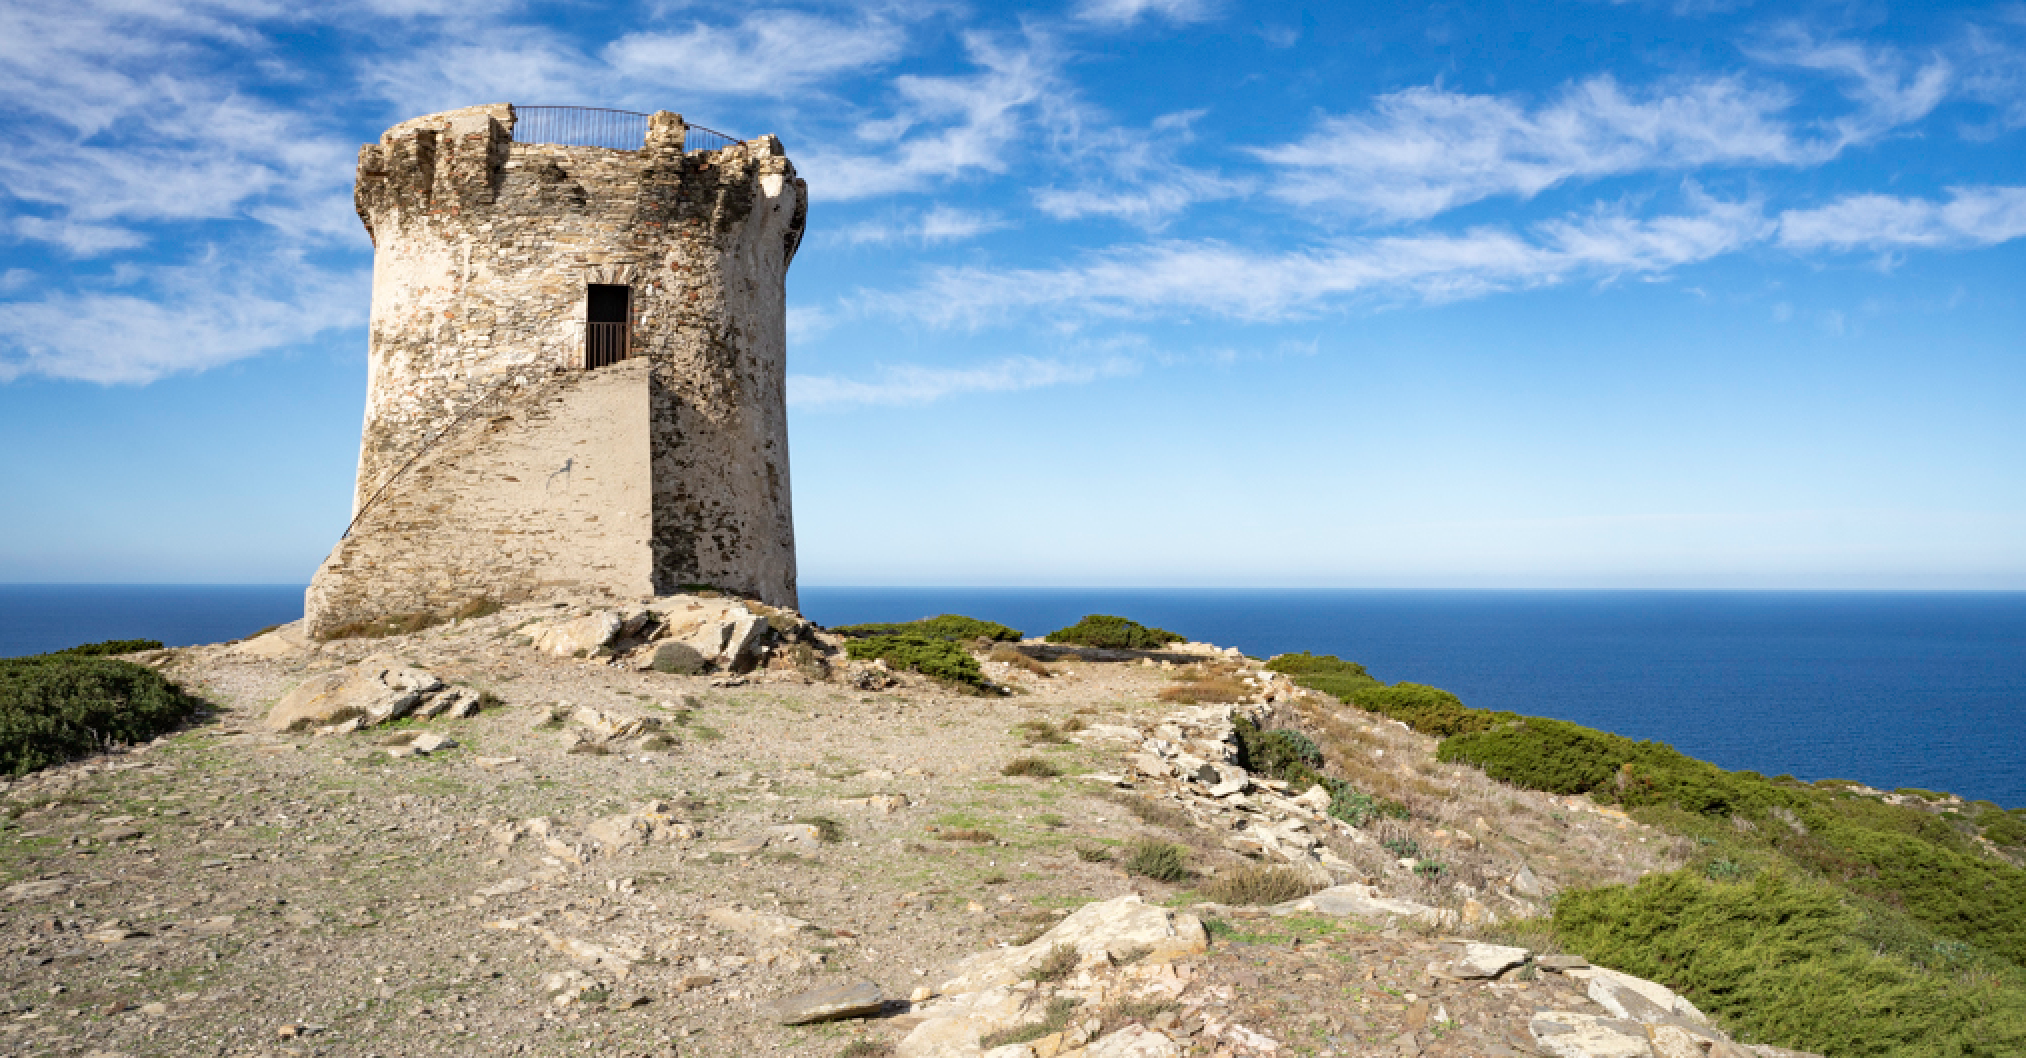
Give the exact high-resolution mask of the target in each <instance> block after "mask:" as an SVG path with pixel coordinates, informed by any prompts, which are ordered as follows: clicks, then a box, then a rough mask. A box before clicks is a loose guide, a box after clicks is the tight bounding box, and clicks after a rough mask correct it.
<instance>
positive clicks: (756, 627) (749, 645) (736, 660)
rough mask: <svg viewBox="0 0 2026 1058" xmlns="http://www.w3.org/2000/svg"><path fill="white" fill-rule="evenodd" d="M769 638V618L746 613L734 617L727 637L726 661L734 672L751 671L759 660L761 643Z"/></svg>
mask: <svg viewBox="0 0 2026 1058" xmlns="http://www.w3.org/2000/svg"><path fill="white" fill-rule="evenodd" d="M766 638H767V619H766V618H764V617H761V616H759V615H758V614H746V615H744V616H741V617H735V618H733V619H732V623H731V629H730V632H729V633H728V634H727V635H726V637H725V650H724V657H725V663H726V664H728V665H730V666H731V667H732V671H734V672H750V671H752V668H753V663H754V662H755V661H757V660H758V658H759V653H760V644H761V643H763V642H765V641H766Z"/></svg>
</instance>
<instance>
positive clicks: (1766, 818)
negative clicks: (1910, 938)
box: [1438, 717, 2026, 967]
mask: <svg viewBox="0 0 2026 1058" xmlns="http://www.w3.org/2000/svg"><path fill="white" fill-rule="evenodd" d="M1438 755H1439V756H1440V757H1441V759H1443V760H1448V761H1461V762H1464V763H1469V764H1474V765H1476V766H1478V767H1480V768H1483V769H1484V772H1485V774H1487V775H1490V776H1491V777H1493V778H1495V779H1501V780H1504V781H1506V782H1510V783H1513V784H1515V785H1519V786H1526V787H1530V788H1533V789H1537V790H1547V791H1550V792H1553V793H1558V794H1575V793H1586V794H1589V795H1590V796H1591V797H1593V798H1595V799H1597V800H1599V801H1606V802H1614V801H1615V802H1617V803H1619V804H1623V805H1625V806H1627V807H1630V808H1645V809H1650V810H1652V811H1653V812H1654V813H1655V814H1654V818H1655V819H1656V820H1658V821H1661V822H1664V823H1667V824H1669V825H1670V826H1671V828H1673V829H1677V830H1693V829H1694V828H1696V827H1698V826H1704V825H1707V826H1709V827H1710V829H1711V832H1712V833H1713V834H1720V835H1723V836H1724V840H1726V841H1732V842H1739V841H1746V840H1747V839H1746V838H1744V837H1742V836H1740V834H1741V832H1740V831H1739V829H1738V828H1736V827H1735V826H1734V825H1733V822H1734V821H1736V820H1742V821H1744V822H1748V823H1752V824H1754V826H1753V827H1751V828H1750V829H1749V830H1748V831H1743V832H1742V833H1747V834H1750V835H1751V837H1750V838H1749V842H1750V847H1751V848H1753V849H1757V850H1761V851H1764V852H1771V853H1775V854H1777V856H1778V857H1779V859H1781V860H1782V861H1784V862H1787V863H1790V864H1793V865H1794V866H1796V867H1799V868H1801V869H1802V870H1804V871H1806V872H1807V873H1809V874H1811V875H1814V876H1816V877H1818V878H1821V879H1824V880H1827V881H1829V882H1832V883H1834V884H1836V885H1838V886H1840V887H1842V888H1843V889H1844V890H1846V891H1847V892H1849V893H1851V894H1853V895H1855V896H1858V897H1862V898H1864V899H1867V900H1875V901H1878V902H1880V903H1882V904H1885V905H1889V906H1892V907H1896V908H1901V909H1903V910H1904V911H1905V912H1906V913H1907V914H1908V915H1909V916H1911V917H1912V918H1913V919H1914V920H1916V921H1918V922H1920V923H1922V924H1923V925H1925V926H1926V927H1927V928H1929V929H1932V930H1934V931H1935V932H1936V933H1937V934H1939V935H1940V936H1941V937H1943V938H1948V939H1952V940H1957V941H1962V942H1965V943H1969V944H1974V945H1978V946H1980V947H1983V948H1985V949H1987V950H1989V951H1991V952H1994V953H1997V954H1998V955H2000V956H2002V957H2004V958H2006V959H2009V960H2011V961H2012V962H2013V963H2015V964H2018V965H2020V966H2022V967H2026V871H2021V870H2020V869H2018V868H2016V867H2013V866H2010V865H2009V864H2005V863H2000V862H1996V861H1994V860H1993V859H1991V858H1989V857H1987V856H1984V855H1982V854H1981V853H1980V852H1979V850H1978V849H1977V847H1976V846H1975V845H1974V844H1973V843H1972V842H1971V841H1970V840H1969V838H1968V837H1966V836H1965V835H1964V833H1963V832H1962V831H1961V830H1959V829H1958V828H1957V826H1956V825H1955V824H1954V823H1953V822H1951V817H1946V816H1942V815H1937V814H1935V813H1933V812H1929V811H1926V810H1923V809H1920V808H1913V807H1903V806H1897V805H1889V804H1885V803H1884V802H1882V801H1879V800H1877V799H1876V798H1872V797H1868V796H1864V795H1862V794H1857V793H1853V792H1851V791H1850V790H1849V789H1848V788H1847V786H1846V785H1844V784H1831V785H1829V786H1823V785H1822V784H1820V783H1817V784H1814V785H1812V786H1810V785H1802V784H1798V783H1796V784H1789V783H1782V782H1775V781H1773V780H1771V779H1767V778H1765V777H1764V776H1762V775H1759V774H1757V773H1756V772H1748V771H1726V770H1724V769H1722V768H1719V767H1717V766H1716V765H1714V764H1709V763H1706V762H1704V761H1699V760H1696V759H1694V758H1692V757H1688V756H1685V755H1683V754H1681V753H1679V752H1677V751H1676V750H1675V749H1674V748H1673V747H1671V746H1668V745H1666V744H1665V743H1661V742H1641V741H1634V740H1633V739H1629V738H1625V737H1623V736H1621V735H1613V734H1609V733H1607V732H1603V731H1595V730H1592V729H1590V728H1586V727H1581V726H1578V725H1576V724H1570V723H1566V722H1563V721H1559V720H1546V719H1541V718H1537V717H1528V718H1526V719H1524V720H1521V721H1518V722H1515V723H1510V724H1506V725H1504V726H1501V727H1497V728H1493V729H1489V730H1485V731H1479V732H1472V733H1468V734H1462V735H1457V736H1455V737H1452V738H1449V739H1445V740H1444V741H1443V742H1442V744H1441V746H1440V748H1439V750H1438ZM1669 813H1679V815H1678V817H1672V816H1669ZM2001 833H2002V830H2001Z"/></svg>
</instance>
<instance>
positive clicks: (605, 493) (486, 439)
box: [306, 103, 808, 635]
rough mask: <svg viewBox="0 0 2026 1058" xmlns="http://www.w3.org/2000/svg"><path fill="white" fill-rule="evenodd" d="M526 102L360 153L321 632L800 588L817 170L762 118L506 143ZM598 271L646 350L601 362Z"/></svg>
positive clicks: (319, 581)
mask: <svg viewBox="0 0 2026 1058" xmlns="http://www.w3.org/2000/svg"><path fill="white" fill-rule="evenodd" d="M515 120H516V113H515V109H514V107H512V106H511V105H508V104H503V103H502V104H491V105H486V106H477V107H467V108H464V109H461V110H453V111H446V112H444V113H441V114H432V115H428V116H426V117H420V118H415V119H413V120H410V121H406V122H403V123H401V124H399V125H396V126H395V127H393V128H391V129H389V130H388V131H387V132H386V133H385V134H384V135H382V136H381V138H380V142H378V143H376V144H368V145H367V146H365V147H363V148H361V149H360V151H359V168H358V183H357V187H356V192H355V200H356V203H357V206H358V212H359V217H360V219H361V220H362V221H363V222H364V223H365V225H366V230H367V232H368V233H369V234H370V235H371V236H372V239H373V245H374V258H373V305H372V319H371V326H370V336H369V366H368V378H367V390H366V415H365V426H364V430H363V432H362V438H361V441H360V445H359V470H358V481H357V487H356V492H355V494H354V499H353V517H354V520H353V524H352V526H351V530H350V532H349V534H348V535H347V536H346V537H345V538H344V539H343V540H341V541H340V542H339V544H338V546H337V547H336V548H334V549H333V550H332V552H331V554H330V556H329V558H327V559H326V560H325V561H324V563H323V565H322V566H321V567H320V568H319V569H318V571H317V573H316V575H315V577H314V579H313V580H312V583H311V586H310V590H309V592H308V595H307V598H306V611H307V617H308V619H309V630H310V632H311V634H313V635H328V634H330V633H331V632H332V631H334V630H337V629H340V628H342V627H344V626H345V625H347V624H351V623H353V622H357V621H362V620H371V619H376V618H381V617H388V616H393V615H402V614H422V613H445V612H448V611H451V610H454V609H456V608H457V607H459V606H463V605H465V604H468V603H474V602H478V601H481V600H489V601H495V602H501V603H510V602H519V601H525V600H528V599H533V598H539V597H544V596H550V595H553V596H556V597H558V598H561V597H573V598H575V597H585V596H593V597H608V598H637V597H640V596H645V595H654V594H668V593H672V592H674V591H677V590H679V589H680V588H681V587H682V586H684V585H694V584H709V585H713V586H716V587H719V588H722V589H725V590H729V591H733V592H737V593H740V594H743V595H748V596H753V597H757V598H759V599H760V600H762V601H764V602H767V603H770V604H773V605H778V606H791V607H792V606H794V605H795V604H796V592H795V533H794V523H793V520H792V514H791V510H790V494H789V478H788V433H787V408H786V403H787V401H786V359H787V322H786V293H785V283H786V277H787V270H788V264H789V261H790V260H791V259H792V258H793V256H794V253H795V249H796V248H797V246H799V244H800V242H801V237H802V230H803V224H804V221H805V218H806V216H807V212H808V190H807V187H806V185H805V184H804V183H803V181H802V180H800V179H799V178H797V177H796V175H795V168H794V166H793V165H792V164H791V163H790V162H789V161H788V158H787V156H786V154H785V152H784V151H783V150H782V148H781V145H780V142H779V141H778V140H776V139H775V138H774V137H772V136H763V137H760V138H758V139H754V140H748V141H745V142H743V143H732V144H730V145H728V146H725V147H722V148H719V149H716V150H696V151H685V150H684V147H683V141H684V137H685V133H686V132H687V127H686V126H685V124H684V122H683V120H682V118H681V116H680V115H677V114H673V113H670V112H667V111H662V112H660V113H657V114H655V115H653V116H652V117H651V118H650V119H649V120H648V125H647V134H646V137H645V142H644V144H643V145H642V146H641V148H640V149H639V150H620V149H611V148H605V147H580V146H561V145H554V144H538V143H516V142H514V139H513V129H514V124H515ZM592 284H613V285H619V286H624V287H626V288H627V289H628V290H629V292H630V320H629V324H630V352H631V358H630V359H628V360H625V361H622V362H621V363H619V364H616V365H611V366H606V367H600V368H596V369H592V370H586V369H585V366H584V365H585V323H586V314H587V294H588V289H589V286H590V285H592Z"/></svg>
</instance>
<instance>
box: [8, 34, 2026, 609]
mask: <svg viewBox="0 0 2026 1058" xmlns="http://www.w3.org/2000/svg"><path fill="white" fill-rule="evenodd" d="M0 98H4V99H6V100H7V101H8V105H7V106H6V107H5V108H4V111H0V126H4V127H5V128H4V133H5V137H6V142H7V144H8V147H7V149H6V151H5V152H4V153H0V255H4V259H0V445H4V450H5V451H6V452H7V453H10V455H9V457H8V458H7V459H6V460H5V461H4V468H0V495H4V496H5V497H6V500H5V502H4V503H0V581H69V580H79V581H270V582H301V581H305V580H307V578H308V576H309V573H310V572H311V571H312V570H313V569H314V567H315V565H316V563H317V562H318V561H319V560H320V559H321V557H322V556H323V554H324V553H325V551H326V550H327V549H328V548H329V547H330V545H331V544H332V543H333V542H334V540H335V538H336V536H337V534H338V533H339V532H340V531H341V530H342V529H343V526H344V523H345V519H346V517H347V514H348V510H349V502H350V490H351V475H352V472H353V469H354V460H355V458H356V454H357V431H358V426H359V422H360V418H361V415H362V408H363V400H364V386H365V362H364V361H365V336H364V324H365V314H366V310H367V292H368V286H369V282H370V278H369V277H370V267H371V256H370V252H371V251H370V246H369V244H368V243H367V240H366V237H365V233H364V231H363V230H362V229H361V227H360V224H359V222H358V219H357V217H356V216H355V215H354V214H353V211H352V206H351V201H350V199H351V179H352V174H353V159H354V155H355V152H356V150H357V147H358V145H359V144H361V143H364V142H368V141H371V140H373V139H375V138H377V136H378V134H379V132H380V130H381V129H383V128H384V127H386V126H387V125H390V124H392V123H394V122H396V121H399V120H401V119H403V118H406V117H410V116H413V115H416V114H421V113H427V112H430V111H435V110H440V109H445V108H449V107H453V106H462V105H467V104H472V103H482V102H495V101H508V102H515V103H523V104H579V105H600V106H611V107H618V108H625V109H634V110H656V109H663V108H666V109H671V110H676V111H680V112H682V113H683V114H684V115H686V116H687V117H688V118H689V119H690V120H691V121H692V122H696V123H700V124H703V125H706V126H709V127H712V128H716V129H720V130H723V131H726V132H730V133H733V134H736V135H740V136H754V135H758V134H761V133H763V132H773V133H776V134H778V135H780V136H781V138H782V139H783V141H784V142H785V143H786V145H787V147H788V150H789V153H790V156H791V157H792V158H793V160H794V161H795V163H796V165H797V167H798V168H799V170H800V171H801V173H802V174H803V175H804V176H805V177H806V178H807V179H808V181H809V185H810V190H811V194H812V197H813V199H814V201H813V204H812V208H811V213H810V221H809V225H810V229H809V230H810V235H809V236H808V239H807V241H806V242H805V243H804V245H803V248H802V250H801V253H800V254H799V256H798V257H797V258H796V261H795V266H794V270H793V272H792V273H791V275H790V276H789V281H788V285H789V298H790V305H791V309H790V321H789V322H790V373H791V381H790V401H791V440H792V445H793V459H794V464H793V475H794V479H793V484H794V492H795V499H796V523H797V532H798V537H799V540H800V556H801V565H802V577H803V581H804V583H810V584H935V583H946V584H1098V585H1148V584H1151V585H1197V584H1201V585H1316V586H1365V585H1371V586H1460V585H1468V586H1504V585H1510V586H1571V587H1585V586H1658V587H1672V586H1681V587H1695V586H1712V587H1714V586H1748V587H1749V586H1766V587H1773V586H1825V587H1833V586H1851V587H1860V586H1862V587H1877V586H1909V587H1917V586H1942V587H2026V429H2022V420H2026V415H2022V409H2026V308H2022V304H2021V294H2022V278H2026V243H2022V240H2021V237H2022V236H2026V151H2022V146H2026V6H2022V5H2020V4H1996V5H1985V6H1978V5H1935V4H1924V5H1903V6H1890V5H1884V4H1873V3H1853V4H1807V5H1769V4H1753V3H1722V2H1712V3H1698V2H1686V0H1685V2H1680V3H1672V4H1668V3H1617V4H1614V3H1604V2H1580V0H1575V2H1561V3H1543V4H1534V5H1526V4H1501V5H1485V6H1484V7H1483V8H1482V9H1479V8H1474V7H1472V6H1469V5H1451V4H1433V5H1426V6H1425V7H1424V6H1423V5H1392V4H1368V5H1351V4H1341V5H1327V6H1323V5H1318V6H1311V7H1308V8H1305V9H1304V8H1298V7H1294V6H1291V5H1246V4H1241V3H1237V2H1222V3H1220V2H1215V0H1071V2H1068V3H1063V4H1052V5H1038V6H1031V7H1023V8H1014V7H1010V6H1005V5H996V4H994V5H984V4H978V5H965V4H955V3H920V4H915V3H892V4H869V5H851V4H841V3H840V4H815V5H804V6H776V5H771V4H765V3H761V4H752V3H746V4H738V5H715V4H711V3H696V4H684V3H650V4H641V5H596V4H589V3H578V4H567V3H565V4H553V3H515V2H494V0H457V2H451V0H349V2H346V0H339V2H332V3H325V4H317V5H299V4H287V3H279V2H270V0H215V2H202V0H186V2H150V0H64V2H55V0H10V2H9V3H8V4H6V5H5V6H4V7H0Z"/></svg>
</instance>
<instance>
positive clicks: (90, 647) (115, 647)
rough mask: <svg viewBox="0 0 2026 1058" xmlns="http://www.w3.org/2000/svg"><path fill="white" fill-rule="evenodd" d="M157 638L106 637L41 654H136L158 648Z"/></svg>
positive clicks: (89, 655) (56, 655) (72, 655)
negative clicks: (100, 640)
mask: <svg viewBox="0 0 2026 1058" xmlns="http://www.w3.org/2000/svg"><path fill="white" fill-rule="evenodd" d="M160 649H162V641H161V640H159V639H108V640H106V641H105V642H103V643H84V644H81V645H79V646H74V647H65V648H63V649H62V650H53V651H50V652H49V653H47V654H44V655H42V656H43V657H46V658H60V657H103V656H105V655H107V654H137V653H139V652H141V651H143V650H160Z"/></svg>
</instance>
